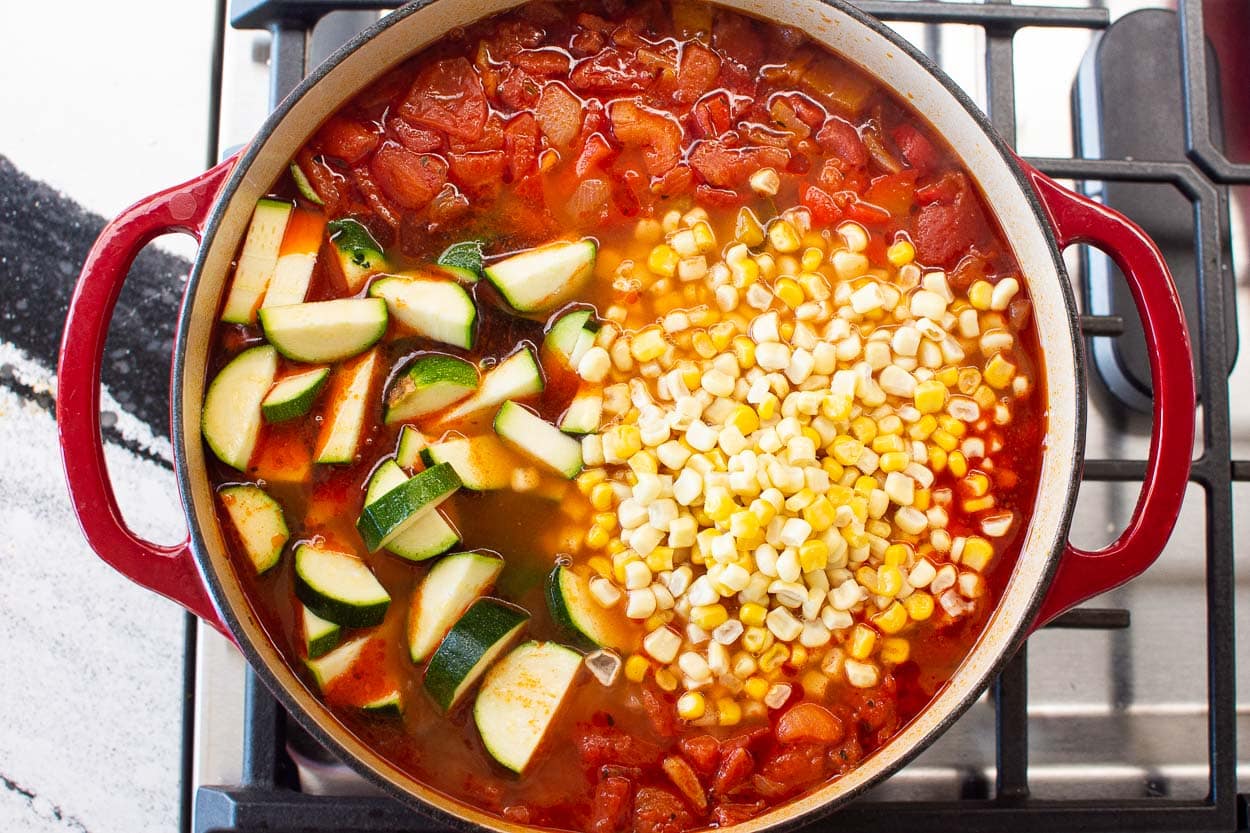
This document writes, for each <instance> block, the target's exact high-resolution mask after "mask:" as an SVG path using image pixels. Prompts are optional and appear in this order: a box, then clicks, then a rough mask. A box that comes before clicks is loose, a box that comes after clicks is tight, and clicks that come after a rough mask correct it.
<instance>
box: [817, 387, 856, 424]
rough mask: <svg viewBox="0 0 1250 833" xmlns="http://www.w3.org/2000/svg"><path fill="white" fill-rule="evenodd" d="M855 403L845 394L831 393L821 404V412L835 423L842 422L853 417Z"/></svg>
mask: <svg viewBox="0 0 1250 833" xmlns="http://www.w3.org/2000/svg"><path fill="white" fill-rule="evenodd" d="M853 404H854V403H853V402H852V401H851V397H850V396H848V395H847V394H845V393H830V394H828V395H826V396H825V398H824V400H822V401H821V403H820V412H821V413H822V414H824V415H825V416H826V417H828V418H829V419H832V420H834V421H835V422H841V421H842V420H845V419H848V418H849V417H850V416H851V406H852V405H853Z"/></svg>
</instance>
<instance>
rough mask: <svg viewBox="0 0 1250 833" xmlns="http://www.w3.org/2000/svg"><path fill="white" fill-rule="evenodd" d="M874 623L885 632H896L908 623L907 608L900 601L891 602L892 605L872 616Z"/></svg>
mask: <svg viewBox="0 0 1250 833" xmlns="http://www.w3.org/2000/svg"><path fill="white" fill-rule="evenodd" d="M872 623H873V624H874V625H876V626H877V629H878V630H880V631H881V632H882V633H884V634H895V633H898V632H899V631H901V630H902V629H903V626H904V625H906V624H907V608H905V607H903V605H902V604H900V603H899V602H891V603H890V606H889V607H887V608H886V609H885V610H883V611H881V612H880V613H876V614H874V615H873V616H872Z"/></svg>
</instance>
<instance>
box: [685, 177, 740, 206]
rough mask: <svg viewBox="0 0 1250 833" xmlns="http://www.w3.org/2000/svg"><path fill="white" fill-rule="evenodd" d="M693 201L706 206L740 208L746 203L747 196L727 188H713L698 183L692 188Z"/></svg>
mask: <svg viewBox="0 0 1250 833" xmlns="http://www.w3.org/2000/svg"><path fill="white" fill-rule="evenodd" d="M694 201H695V202H697V203H698V204H699V205H702V206H706V207H707V208H741V207H742V206H744V205H746V204H747V198H746V197H745V196H744V195H742V194H740V193H738V192H737V191H734V190H732V189H729V188H713V187H712V186H711V185H707V184H705V183H700V184H699V185H696V186H695V188H694Z"/></svg>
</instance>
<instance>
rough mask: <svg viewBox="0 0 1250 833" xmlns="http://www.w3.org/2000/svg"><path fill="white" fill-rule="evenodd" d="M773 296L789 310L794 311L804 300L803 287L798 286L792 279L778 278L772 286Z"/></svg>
mask: <svg viewBox="0 0 1250 833" xmlns="http://www.w3.org/2000/svg"><path fill="white" fill-rule="evenodd" d="M773 294H774V295H776V296H777V297H778V298H780V299H781V302H782V303H783V304H785V305H786V306H787V307H789V308H790V309H794V308H795V307H797V306H798V305H799V304H801V303H803V301H804V300H806V299H805V298H804V297H803V287H801V286H799V282H798V281H796V280H794V279H793V278H778V279H777V282H776V283H774V284H773Z"/></svg>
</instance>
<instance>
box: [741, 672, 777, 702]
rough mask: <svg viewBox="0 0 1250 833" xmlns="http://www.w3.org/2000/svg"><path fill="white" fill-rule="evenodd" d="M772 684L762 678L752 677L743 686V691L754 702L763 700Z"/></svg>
mask: <svg viewBox="0 0 1250 833" xmlns="http://www.w3.org/2000/svg"><path fill="white" fill-rule="evenodd" d="M771 687H772V684H771V683H769V682H768V680H767V679H765V678H764V677H760V676H755V677H751V678H750V679H748V680H747V681H746V682H744V683H743V684H742V691H743V692H744V693H745V694H746V696H747V697H750V698H751V699H752V700H763V699H764V695H765V694H767V693H768V689H769V688H771Z"/></svg>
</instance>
